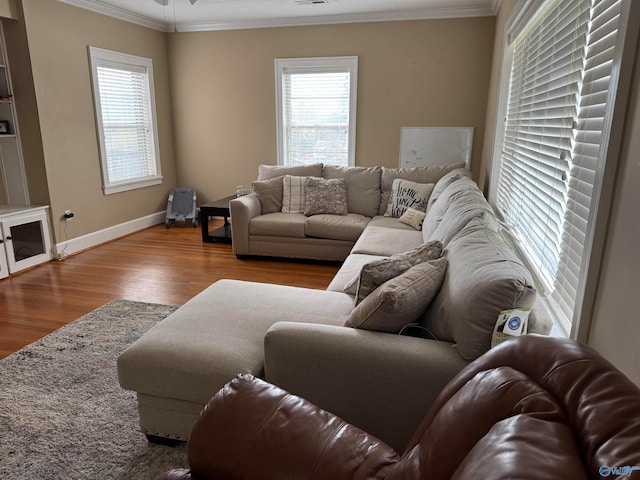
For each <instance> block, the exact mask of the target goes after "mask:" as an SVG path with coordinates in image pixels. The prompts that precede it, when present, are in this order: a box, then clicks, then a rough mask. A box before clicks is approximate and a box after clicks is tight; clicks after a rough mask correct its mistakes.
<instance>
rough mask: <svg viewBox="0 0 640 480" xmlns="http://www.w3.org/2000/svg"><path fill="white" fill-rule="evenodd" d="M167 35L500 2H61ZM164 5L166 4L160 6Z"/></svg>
mask: <svg viewBox="0 0 640 480" xmlns="http://www.w3.org/2000/svg"><path fill="white" fill-rule="evenodd" d="M58 1H60V2H63V3H68V4H70V5H75V6H77V7H81V8H86V9H88V10H92V11H94V12H98V13H102V14H105V15H109V16H112V17H116V18H120V19H123V20H127V21H129V22H133V23H137V24H140V25H144V26H147V27H150V28H155V29H157V30H163V31H180V32H188V31H203V30H229V29H237V28H263V27H278V26H289V25H317V24H329V23H351V22H371V21H374V22H375V21H386V20H417V19H427V18H455V17H478V16H487V15H495V13H496V11H497V8H498V5H499V3H500V0H327V3H321V4H307V5H298V4H296V3H295V1H294V0H197V1H196V3H195V4H194V5H191V3H190V1H189V0H168V5H167V6H164V7H163V6H162V5H160V4H159V3H156V1H154V0H58ZM160 3H162V2H160Z"/></svg>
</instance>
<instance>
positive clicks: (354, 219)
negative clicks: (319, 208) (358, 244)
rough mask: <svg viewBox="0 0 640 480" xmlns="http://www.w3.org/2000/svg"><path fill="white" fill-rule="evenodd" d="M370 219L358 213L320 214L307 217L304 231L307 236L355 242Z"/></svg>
mask: <svg viewBox="0 0 640 480" xmlns="http://www.w3.org/2000/svg"><path fill="white" fill-rule="evenodd" d="M368 222H369V219H368V218H367V217H364V216H362V215H358V214H356V213H349V214H347V215H328V214H320V215H314V216H312V217H307V219H306V222H305V227H304V233H305V235H306V236H307V237H317V238H329V239H332V240H347V241H350V242H355V241H356V240H357V239H358V237H359V236H360V235H361V234H362V231H363V230H364V228H365V227H366V226H367V223H368Z"/></svg>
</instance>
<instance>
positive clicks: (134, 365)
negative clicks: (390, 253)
mask: <svg viewBox="0 0 640 480" xmlns="http://www.w3.org/2000/svg"><path fill="white" fill-rule="evenodd" d="M352 309H353V298H352V297H351V296H349V295H346V294H344V293H338V292H326V291H324V290H314V289H309V288H299V287H289V286H284V285H271V284H266V283H254V282H241V281H237V280H219V281H217V282H216V283H214V284H213V285H211V286H210V287H208V288H207V289H206V290H204V291H203V292H201V293H200V294H198V295H197V296H195V297H194V298H192V299H191V300H189V301H188V302H187V303H185V304H184V305H183V306H182V307H180V308H179V309H178V310H177V311H176V312H174V313H173V314H171V315H170V316H169V317H167V318H166V319H164V320H163V321H161V322H160V323H158V324H157V325H156V326H154V327H153V328H152V329H151V330H149V331H148V332H147V333H145V334H144V335H143V336H142V337H141V338H140V339H139V340H137V341H136V342H135V343H133V345H132V346H130V347H129V348H127V349H126V350H125V351H124V352H123V353H122V354H121V355H120V358H118V370H119V373H120V384H121V386H122V387H124V388H128V389H132V390H135V391H137V392H140V393H145V394H149V395H155V396H158V397H166V398H169V399H183V400H187V401H192V402H198V403H200V405H204V404H205V403H206V402H207V400H208V399H209V398H211V396H212V395H213V394H214V393H215V392H216V391H217V390H218V389H219V388H220V387H221V386H222V385H224V384H225V383H226V382H227V381H228V380H229V379H230V378H232V377H233V376H235V375H237V374H238V373H239V372H249V373H252V374H254V375H263V374H264V373H263V369H264V346H263V345H264V344H263V341H264V336H265V334H266V332H267V330H269V328H270V327H271V326H272V325H273V324H274V323H276V322H279V321H291V322H309V323H322V324H332V325H343V324H344V322H345V319H346V318H347V316H348V314H349V312H351V310H352ZM256 311H260V315H256ZM301 312H304V314H303V315H301Z"/></svg>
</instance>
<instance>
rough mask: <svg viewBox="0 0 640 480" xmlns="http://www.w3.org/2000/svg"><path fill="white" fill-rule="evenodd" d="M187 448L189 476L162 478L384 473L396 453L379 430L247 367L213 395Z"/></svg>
mask: <svg viewBox="0 0 640 480" xmlns="http://www.w3.org/2000/svg"><path fill="white" fill-rule="evenodd" d="M188 456H189V465H190V466H191V471H190V473H185V475H190V476H184V477H180V476H174V477H171V476H169V477H164V478H165V480H186V479H231V478H243V479H261V480H270V479H274V480H275V479H276V478H278V479H282V478H327V479H329V478H330V479H333V480H340V479H351V478H384V477H383V476H382V477H379V476H378V475H383V474H384V473H385V471H386V470H387V469H388V468H389V467H390V466H392V465H394V464H395V463H396V462H397V460H398V455H397V454H396V453H395V452H394V451H393V450H392V449H391V448H390V447H389V446H387V445H385V444H384V443H382V442H381V441H380V440H378V439H377V438H375V437H373V436H371V435H369V434H367V433H365V432H363V431H362V430H360V429H358V428H356V427H354V426H352V425H349V424H347V423H346V422H344V420H342V419H340V418H338V417H336V416H335V415H333V414H331V413H329V412H326V411H324V410H321V409H320V408H318V407H316V406H315V405H313V404H311V403H310V402H308V401H306V400H304V399H302V398H299V397H296V396H294V395H291V394H289V393H287V392H285V391H284V390H282V389H280V388H278V387H276V386H274V385H271V384H268V383H266V382H264V381H263V380H260V379H256V378H254V377H253V376H251V375H248V374H246V375H239V376H238V377H236V378H235V379H234V380H232V381H231V382H229V383H228V384H227V385H225V386H224V387H223V388H222V389H221V390H220V391H219V392H218V393H217V394H216V395H215V396H214V397H213V398H212V399H211V400H210V401H209V403H208V404H207V406H206V407H205V408H204V410H203V412H202V414H201V416H200V418H199V419H198V420H197V422H196V424H195V426H194V428H193V430H192V432H191V436H190V438H189V445H188ZM174 472H175V471H174ZM180 473H184V471H177V473H176V475H178V474H180Z"/></svg>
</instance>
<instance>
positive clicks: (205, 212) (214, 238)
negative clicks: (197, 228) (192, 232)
mask: <svg viewBox="0 0 640 480" xmlns="http://www.w3.org/2000/svg"><path fill="white" fill-rule="evenodd" d="M234 198H236V195H230V196H228V197H224V198H221V199H220V200H216V201H215V202H212V203H206V204H204V205H200V225H201V227H202V241H203V242H222V243H231V224H230V223H229V216H230V214H229V202H230V201H231V200H233V199H234ZM209 217H224V225H222V226H221V227H220V228H216V229H215V230H213V231H211V232H210V231H209Z"/></svg>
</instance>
